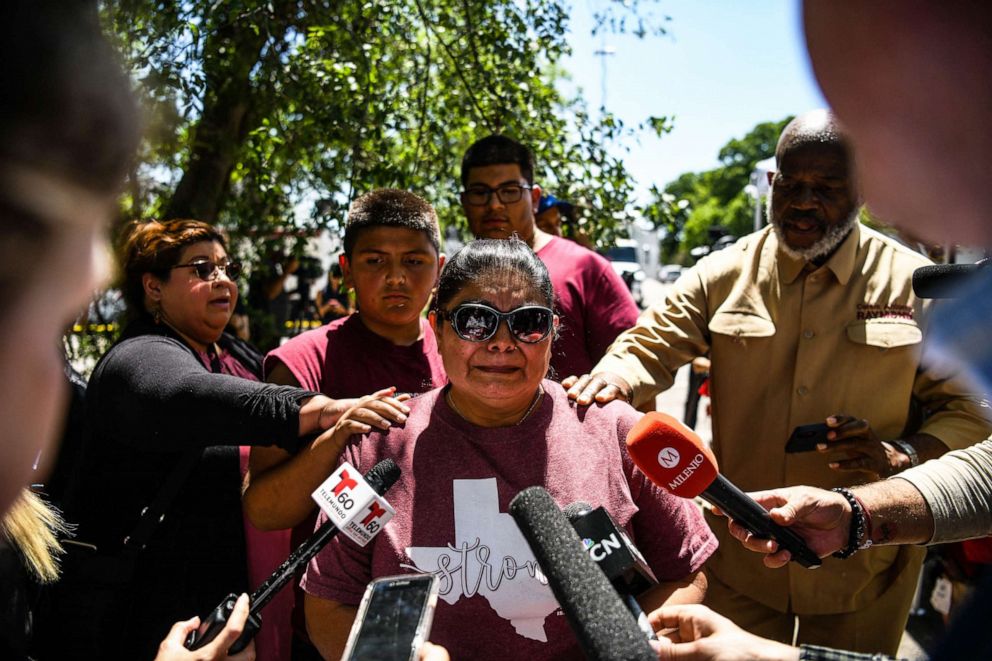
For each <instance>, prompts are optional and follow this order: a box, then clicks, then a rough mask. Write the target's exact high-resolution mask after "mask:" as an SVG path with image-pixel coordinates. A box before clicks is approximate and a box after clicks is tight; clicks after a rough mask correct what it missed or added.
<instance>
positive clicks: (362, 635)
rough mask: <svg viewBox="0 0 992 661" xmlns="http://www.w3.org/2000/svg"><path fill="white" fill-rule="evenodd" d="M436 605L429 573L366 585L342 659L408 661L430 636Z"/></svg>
mask: <svg viewBox="0 0 992 661" xmlns="http://www.w3.org/2000/svg"><path fill="white" fill-rule="evenodd" d="M436 603H437V579H436V578H435V577H434V576H433V575H432V574H403V575H400V576H386V577H384V578H379V579H376V580H374V581H372V582H371V583H369V585H368V588H367V589H366V590H365V596H364V597H362V603H361V604H360V605H359V607H358V614H357V615H356V617H355V624H354V625H352V627H351V634H350V635H349V636H348V645H347V646H346V647H345V650H344V656H342V657H341V658H342V660H343V661H344V660H347V661H359V660H362V661H364V660H367V659H375V660H376V661H410V660H411V659H416V658H417V654H418V652H419V651H420V646H421V645H423V643H424V642H425V641H427V638H428V636H429V635H430V630H431V622H432V621H433V619H434V606H435V604H436Z"/></svg>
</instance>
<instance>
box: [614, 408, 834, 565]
mask: <svg viewBox="0 0 992 661" xmlns="http://www.w3.org/2000/svg"><path fill="white" fill-rule="evenodd" d="M627 453H628V454H629V455H630V458H631V459H633V460H634V463H635V464H636V465H637V467H638V468H639V469H641V472H642V473H644V475H646V476H647V478H648V479H649V480H651V481H652V482H654V483H655V484H657V485H658V486H659V487H661V488H662V489H665V490H666V491H668V492H669V493H671V494H673V495H675V496H679V497H680V498H695V497H696V496H699V497H701V498H703V499H705V500H706V501H707V502H709V503H711V504H713V505H716V506H717V507H719V508H720V509H721V510H723V512H724V514H726V515H727V516H729V517H730V518H732V519H734V520H735V521H737V522H738V523H740V524H741V525H742V526H744V527H745V528H747V529H748V530H749V531H751V533H753V534H755V535H757V536H758V537H761V538H763V539H768V538H771V539H774V540H775V541H776V542H778V543H779V546H781V547H782V548H785V549H788V551H789V553H791V554H792V559H793V560H795V561H796V562H798V563H799V564H800V565H802V566H803V567H806V568H808V569H812V568H815V567H819V566H820V565H821V564H822V562H821V561H820V558H819V557H818V556H817V555H816V554H815V553H813V551H811V550H810V548H809V547H808V546H807V545H806V542H805V541H804V540H803V538H802V537H800V536H799V535H798V534H797V533H796V532H795V531H794V530H790V529H789V528H786V527H783V526H780V525H778V524H777V523H775V522H774V521H772V519H771V517H770V516H769V515H768V511H767V510H766V509H765V508H764V507H762V506H761V505H759V504H758V503H757V502H755V500H754V499H753V498H751V496H749V495H747V494H746V493H744V492H743V491H741V490H740V489H739V488H738V487H737V486H736V485H735V484H733V483H732V482H731V481H730V480H728V479H727V478H725V477H724V476H723V475H720V473H719V468H718V467H717V463H716V457H714V456H713V453H712V452H711V451H710V449H709V448H708V447H706V444H705V443H703V441H702V439H701V438H699V436H698V435H697V434H696V433H695V432H694V431H692V430H691V429H689V428H688V427H686V426H685V425H684V424H682V423H681V422H679V421H678V420H676V419H675V418H673V417H672V416H670V415H668V414H667V413H659V412H657V411H652V412H651V413H647V414H645V415H644V417H642V418H641V419H640V420H638V421H637V424H635V425H634V426H633V428H632V429H631V430H630V433H628V434H627Z"/></svg>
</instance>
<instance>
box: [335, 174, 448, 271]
mask: <svg viewBox="0 0 992 661" xmlns="http://www.w3.org/2000/svg"><path fill="white" fill-rule="evenodd" d="M373 227H402V228H405V229H408V230H414V231H416V232H423V233H424V234H425V235H426V236H427V238H428V239H429V240H430V242H431V245H432V246H434V252H436V253H438V254H441V236H440V232H439V230H438V221H437V212H435V211H434V207H432V206H431V205H430V203H429V202H428V201H427V200H425V199H423V198H422V197H420V196H419V195H414V194H413V193H411V192H409V191H405V190H397V189H395V188H380V189H377V190H374V191H372V192H370V193H366V194H365V195H362V196H361V197H359V198H358V199H356V200H355V201H354V202H352V203H351V207H349V209H348V223H347V225H346V226H345V230H344V254H345V256H346V257H347V258H348V259H351V251H352V250H354V249H355V243H356V242H357V241H358V237H359V235H360V234H361V233H362V232H363V231H365V230H367V229H370V228H373Z"/></svg>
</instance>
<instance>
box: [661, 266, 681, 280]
mask: <svg viewBox="0 0 992 661" xmlns="http://www.w3.org/2000/svg"><path fill="white" fill-rule="evenodd" d="M683 270H684V269H683V267H681V266H679V265H678V264H666V265H664V266H662V267H661V270H660V271H658V279H659V280H660V281H662V282H675V281H676V280H678V279H679V276H680V275H682V271H683Z"/></svg>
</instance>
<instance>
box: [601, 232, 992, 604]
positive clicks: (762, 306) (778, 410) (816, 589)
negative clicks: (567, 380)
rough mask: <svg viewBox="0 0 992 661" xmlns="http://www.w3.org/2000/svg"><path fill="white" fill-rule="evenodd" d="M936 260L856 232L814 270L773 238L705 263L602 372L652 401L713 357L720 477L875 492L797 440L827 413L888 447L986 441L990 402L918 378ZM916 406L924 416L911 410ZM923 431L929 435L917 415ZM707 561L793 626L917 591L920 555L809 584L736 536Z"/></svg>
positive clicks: (850, 563) (721, 532)
mask: <svg viewBox="0 0 992 661" xmlns="http://www.w3.org/2000/svg"><path fill="white" fill-rule="evenodd" d="M929 263H930V262H929V260H927V259H926V258H925V257H923V256H921V255H918V254H916V253H914V252H912V251H910V250H908V249H907V248H905V247H903V246H901V245H900V244H898V243H897V242H895V241H893V240H891V239H889V238H887V237H885V236H883V235H882V234H880V233H878V232H876V231H874V230H872V229H870V228H867V227H862V226H860V225H859V226H855V228H854V229H853V230H852V231H851V233H850V235H849V236H848V237H847V238H846V239H845V240H844V242H843V243H842V244H841V246H840V247H839V248H838V249H837V251H836V252H835V253H834V254H833V256H832V257H831V258H830V259H829V260H828V261H827V263H826V264H824V265H823V266H821V267H819V268H817V267H815V266H812V265H807V264H806V262H804V261H803V260H798V259H793V258H791V257H789V256H787V255H785V253H783V252H781V251H779V250H778V239H777V237H776V235H775V233H774V232H773V231H772V228H771V227H767V228H765V229H764V230H761V231H759V232H756V233H754V234H752V235H749V236H747V237H744V238H743V239H741V240H740V241H738V242H737V243H736V244H735V245H733V246H731V247H728V248H726V249H724V250H722V251H720V252H717V253H714V254H713V255H710V256H708V257H706V258H705V259H703V260H701V261H700V262H699V263H698V264H697V265H696V266H695V267H694V268H693V269H691V270H690V271H688V272H687V273H686V274H685V275H683V276H682V277H681V278H680V279H679V280H678V282H676V283H675V285H674V286H673V288H672V289H671V291H670V293H669V294H668V297H667V299H666V300H665V301H664V302H663V303H661V304H658V305H656V306H654V307H652V308H651V309H649V310H646V311H645V312H644V313H643V314H642V315H641V317H640V319H639V321H638V323H637V325H636V326H635V327H634V328H632V329H631V330H629V331H627V332H626V333H624V334H622V335H621V336H620V337H618V338H617V340H616V342H615V343H614V344H613V345H612V346H611V347H610V351H609V353H608V354H607V355H606V356H605V357H604V358H603V359H602V360H601V361H600V362H599V364H598V365H597V366H596V368H595V370H594V371H596V372H599V371H607V372H613V373H615V374H618V375H620V376H622V377H623V378H624V379H625V380H626V381H627V382H628V383H629V384H630V385H631V386H633V389H634V400H635V403H638V404H639V403H642V402H644V401H646V400H648V399H650V398H651V397H652V396H654V395H655V394H657V393H658V392H660V391H661V390H664V389H666V388H668V387H669V386H671V385H672V382H673V380H674V375H675V372H676V370H677V369H678V368H679V367H680V366H681V365H683V364H685V363H686V362H688V361H690V360H691V359H692V358H694V357H696V356H701V355H704V354H706V353H707V352H709V353H710V356H711V359H712V368H711V370H710V375H711V377H710V378H711V382H710V395H711V397H712V404H713V449H714V452H715V453H716V457H717V460H718V461H719V463H720V471H721V473H723V474H724V475H725V476H726V477H727V478H728V479H730V480H731V481H732V482H734V483H735V484H737V486H739V487H740V488H742V489H744V490H746V491H753V490H758V489H768V488H772V487H778V486H783V485H797V484H810V485H814V486H819V487H823V488H831V487H836V486H850V485H852V484H856V483H859V482H863V481H865V479H866V478H865V476H864V474H863V473H849V472H838V471H834V470H831V469H830V468H828V467H827V463H828V462H829V461H833V460H835V459H836V458H838V455H823V454H821V453H819V452H807V453H801V454H786V453H785V451H784V447H785V444H786V441H787V440H788V438H789V435H790V434H791V432H792V430H793V428H795V427H796V426H798V425H803V424H808V423H814V422H822V421H823V420H824V418H826V417H827V416H829V415H832V414H848V415H854V416H857V417H860V418H865V419H867V420H868V421H869V422H870V423H871V425H872V428H873V429H874V431H875V433H876V434H877V435H878V437H879V438H881V439H883V440H889V439H896V438H900V437H902V436H904V435H906V434H908V433H912V432H916V431H919V432H924V433H927V434H931V435H933V436H935V437H937V438H939V439H940V440H941V441H943V442H944V443H945V444H946V445H947V446H948V447H949V448H952V449H953V448H959V447H964V446H967V445H970V444H972V443H975V442H977V441H979V440H981V439H983V438H986V437H987V436H988V435H989V433H990V432H992V426H990V425H989V423H988V422H987V420H986V419H985V414H986V413H987V410H985V411H983V409H982V400H981V398H980V397H979V396H975V395H969V394H967V393H966V392H965V391H964V390H963V389H962V388H961V387H960V386H959V385H956V384H952V383H951V382H950V381H948V377H949V375H947V374H941V373H939V372H938V371H936V370H934V369H924V368H922V367H921V365H920V354H921V343H922V339H923V332H922V331H923V328H924V325H925V314H926V311H927V308H928V306H929V305H930V303H929V302H927V301H924V300H921V299H918V298H917V297H916V296H915V295H914V294H913V289H912V284H911V283H912V273H913V271H914V270H915V269H916V268H917V267H920V266H924V265H926V264H929ZM912 402H916V404H917V405H918V406H917V405H911V403H912ZM922 413H925V414H926V415H927V416H928V417H927V418H926V421H925V422H924V423H923V424H922V426H920V425H919V423H918V420H919V418H920V414H922ZM710 523H711V527H712V528H713V529H714V531H715V532H716V534H717V535H718V536H719V537H720V539H721V547H720V550H719V551H718V552H717V555H715V556H713V558H711V560H710V562H709V563H708V564H707V570H709V571H712V572H713V573H714V574H715V575H716V576H717V577H718V578H719V579H720V580H721V581H723V582H724V583H726V584H728V585H730V586H731V587H732V588H734V589H735V590H737V591H738V592H740V593H743V594H746V595H748V596H750V597H751V598H752V599H755V600H757V601H759V602H761V603H764V604H766V605H768V606H770V607H772V608H776V609H779V610H781V611H786V610H787V609H789V608H790V607H791V610H792V611H793V612H796V613H811V614H815V613H836V612H849V611H851V610H857V609H858V608H860V607H861V606H862V605H863V604H865V603H867V602H868V601H870V600H872V599H875V598H877V596H878V595H880V594H881V593H882V592H884V591H885V590H887V589H888V588H889V587H890V586H892V584H893V583H894V582H895V581H896V580H897V579H901V582H907V583H915V574H914V575H912V576H908V575H907V574H911V573H913V572H915V570H916V569H917V568H918V566H919V564H918V561H919V558H920V557H921V552H920V550H919V549H912V548H909V547H884V548H877V549H872V550H870V551H868V552H861V553H858V554H857V555H855V556H854V557H853V558H851V559H849V560H846V561H839V560H834V559H830V558H828V559H827V560H825V562H824V566H823V568H821V569H818V570H814V571H810V570H806V569H803V568H802V567H800V566H798V565H796V564H795V563H790V565H789V567H788V569H784V570H769V569H766V568H765V567H764V565H762V563H761V557H760V555H758V554H756V553H752V552H750V551H746V550H744V549H743V547H741V545H740V544H739V543H738V542H737V541H736V540H734V539H733V538H731V537H730V536H729V534H728V533H727V529H726V528H727V527H726V523H725V522H724V521H723V520H713V517H711V521H710Z"/></svg>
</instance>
